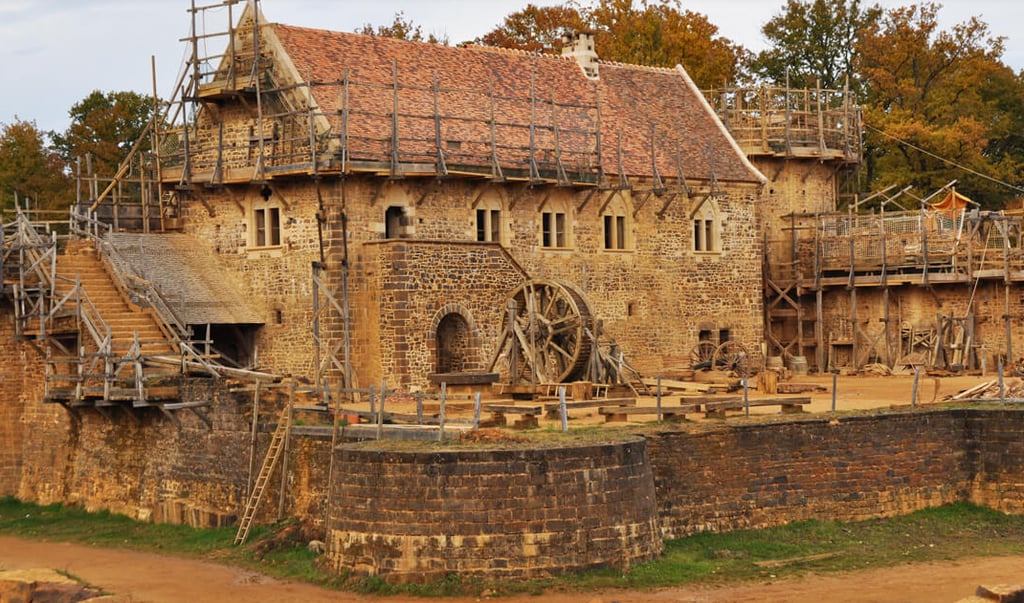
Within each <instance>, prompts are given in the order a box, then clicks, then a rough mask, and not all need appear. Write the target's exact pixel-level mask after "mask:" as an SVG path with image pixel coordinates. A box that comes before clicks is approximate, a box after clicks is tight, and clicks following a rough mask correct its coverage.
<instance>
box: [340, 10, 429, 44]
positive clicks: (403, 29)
mask: <svg viewBox="0 0 1024 603" xmlns="http://www.w3.org/2000/svg"><path fill="white" fill-rule="evenodd" d="M356 33H357V34H363V35H365V36H380V37H382V38H396V39H398V40H409V41H410V42H429V43H431V44H448V37H447V36H444V37H441V38H438V37H437V36H435V35H434V34H428V35H427V36H426V37H424V36H423V28H422V27H420V26H419V25H416V24H415V23H413V22H412V20H411V19H406V18H405V13H404V12H402V11H398V12H396V13H395V19H394V21H392V22H391V24H390V25H378V26H377V27H374V26H373V25H371V24H370V23H365V24H363V26H362V27H360V28H358V29H356Z"/></svg>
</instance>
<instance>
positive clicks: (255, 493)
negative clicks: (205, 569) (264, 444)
mask: <svg viewBox="0 0 1024 603" xmlns="http://www.w3.org/2000/svg"><path fill="white" fill-rule="evenodd" d="M291 424H292V400H290V399H289V400H288V404H287V405H286V406H285V407H284V409H283V410H282V411H281V416H280V417H278V419H277V429H275V430H274V436H273V437H272V438H271V439H270V446H269V447H268V448H267V456H266V458H264V459H263V467H262V468H261V469H260V474H259V476H258V477H257V478H256V485H255V486H254V487H253V489H252V492H251V493H250V494H249V501H248V502H247V503H246V504H245V513H244V514H243V515H242V521H241V522H240V523H239V524H238V533H237V534H236V535H235V544H236V545H239V544H242V543H244V542H245V539H246V538H248V537H249V528H251V527H252V520H253V518H254V517H255V516H256V510H257V509H259V506H260V502H261V501H262V500H263V492H264V491H266V489H267V482H269V481H270V476H271V474H273V473H274V468H275V467H276V466H277V461H278V459H280V458H281V451H282V450H284V443H285V439H286V438H287V436H288V430H289V429H290V428H291Z"/></svg>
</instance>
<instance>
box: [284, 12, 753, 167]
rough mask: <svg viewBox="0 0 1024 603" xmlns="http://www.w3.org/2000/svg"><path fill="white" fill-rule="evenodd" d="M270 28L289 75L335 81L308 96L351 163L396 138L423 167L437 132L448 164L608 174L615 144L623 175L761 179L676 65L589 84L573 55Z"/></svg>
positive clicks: (607, 65) (386, 148)
mask: <svg viewBox="0 0 1024 603" xmlns="http://www.w3.org/2000/svg"><path fill="white" fill-rule="evenodd" d="M271 27H272V30H271V31H272V32H273V35H274V36H276V38H277V39H278V40H279V41H280V44H281V48H282V49H283V50H284V52H285V53H286V54H287V55H288V57H289V59H290V60H291V62H292V64H293V65H294V68H295V69H294V71H295V73H296V74H298V77H300V78H301V79H303V80H307V81H310V82H319V83H322V84H325V83H332V85H317V86H314V87H313V95H314V99H315V102H316V104H317V105H318V107H319V109H320V111H321V112H322V113H323V114H324V115H326V116H327V117H328V119H329V121H330V123H331V126H332V130H333V131H334V132H341V131H343V130H344V131H345V133H346V134H347V139H346V147H347V152H348V155H349V157H350V158H351V159H353V160H359V159H366V160H386V159H387V158H388V156H389V153H390V152H391V151H392V150H393V146H394V145H393V141H394V140H395V139H396V138H397V140H398V147H399V151H400V153H401V154H402V156H403V160H407V161H417V160H420V161H424V162H430V161H433V160H434V158H436V156H437V148H438V131H440V139H441V140H440V142H441V146H442V148H445V152H446V154H447V157H446V160H447V161H448V162H449V163H450V164H453V163H461V164H465V165H468V164H472V163H477V164H480V165H487V164H488V163H489V162H490V161H491V159H492V157H497V159H498V162H499V163H500V164H501V166H502V169H504V170H516V169H520V170H526V169H528V168H529V164H530V158H531V148H532V151H533V152H532V156H533V158H534V160H535V161H536V162H537V164H538V165H540V166H542V167H543V166H549V167H550V166H554V165H555V164H557V163H559V162H560V163H561V165H562V166H564V167H565V169H566V170H570V171H572V170H580V171H585V170H591V171H595V172H596V170H597V166H598V165H600V166H601V168H602V169H603V171H604V172H605V174H607V175H608V176H609V177H614V176H615V175H618V174H619V173H620V152H619V145H620V144H621V172H624V173H625V174H626V175H627V176H629V177H645V176H646V177H649V176H651V175H652V170H653V167H652V166H654V165H656V166H657V170H658V173H659V175H660V176H661V177H662V178H664V179H668V178H674V177H676V176H677V175H678V174H679V173H680V172H681V173H682V174H683V175H684V176H685V177H686V178H687V179H689V180H695V179H696V180H709V179H710V178H711V175H712V171H713V173H714V176H715V177H716V178H717V179H718V180H719V181H739V182H760V181H763V176H761V175H760V173H758V172H757V170H756V169H755V168H753V167H752V166H751V165H750V164H749V163H748V162H747V161H746V158H745V157H744V156H743V154H742V152H741V151H740V150H739V148H738V147H737V146H736V145H735V144H734V143H733V142H732V139H731V138H730V137H729V135H728V134H727V133H726V131H725V129H724V128H723V127H722V126H721V123H720V122H719V121H718V119H717V118H716V117H715V116H714V114H713V111H712V110H711V108H710V107H709V106H708V105H707V103H706V102H705V101H704V99H703V97H702V96H701V94H700V92H699V90H697V88H696V87H695V86H694V85H693V84H692V82H691V81H690V80H689V77H688V76H686V75H685V72H683V71H682V68H677V69H661V68H650V67H640V66H636V65H624V64H619V63H612V62H601V63H600V66H599V69H600V72H599V75H600V77H599V78H598V79H596V80H592V79H588V78H587V77H586V76H585V75H584V73H583V71H582V69H580V67H579V66H578V65H577V64H576V63H575V61H574V60H572V58H571V57H560V56H552V55H543V54H535V53H528V52H521V51H510V50H503V49H495V48H487V47H479V46H471V45H470V46H464V47H450V46H443V45H438V44H428V43H419V42H409V41H405V40H397V39H393V38H386V37H378V36H366V35H360V34H354V33H340V32H331V31H324V30H318V29H308V28H301V27H293V26H289V25H280V24H274V25H272V26H271ZM343 81H347V82H348V85H347V86H342V84H341V82H343ZM396 83H397V94H396ZM342 88H347V91H345V92H343V91H342ZM396 102H397V118H395V116H394V115H393V113H395V112H394V111H393V107H395V105H396ZM435 107H436V109H435ZM343 116H344V120H345V122H346V123H345V124H344V128H343V124H342V119H343ZM492 119H493V125H492ZM394 124H397V131H398V134H397V137H395V136H394V127H393V126H394ZM652 136H653V144H652ZM450 141H451V142H453V143H455V144H449V142H450Z"/></svg>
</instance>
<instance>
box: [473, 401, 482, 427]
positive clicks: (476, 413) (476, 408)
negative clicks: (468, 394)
mask: <svg viewBox="0 0 1024 603" xmlns="http://www.w3.org/2000/svg"><path fill="white" fill-rule="evenodd" d="M480 397H481V396H480V392H474V393H473V429H478V428H479V427H480Z"/></svg>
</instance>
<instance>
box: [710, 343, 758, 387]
mask: <svg viewBox="0 0 1024 603" xmlns="http://www.w3.org/2000/svg"><path fill="white" fill-rule="evenodd" d="M711 366H713V367H714V368H715V369H717V370H722V371H732V372H734V373H736V376H737V377H740V378H745V377H749V376H750V355H749V354H747V348H745V347H743V344H741V343H740V342H738V341H726V342H725V343H723V344H721V345H719V346H718V348H716V349H715V355H714V356H713V357H712V359H711Z"/></svg>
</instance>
